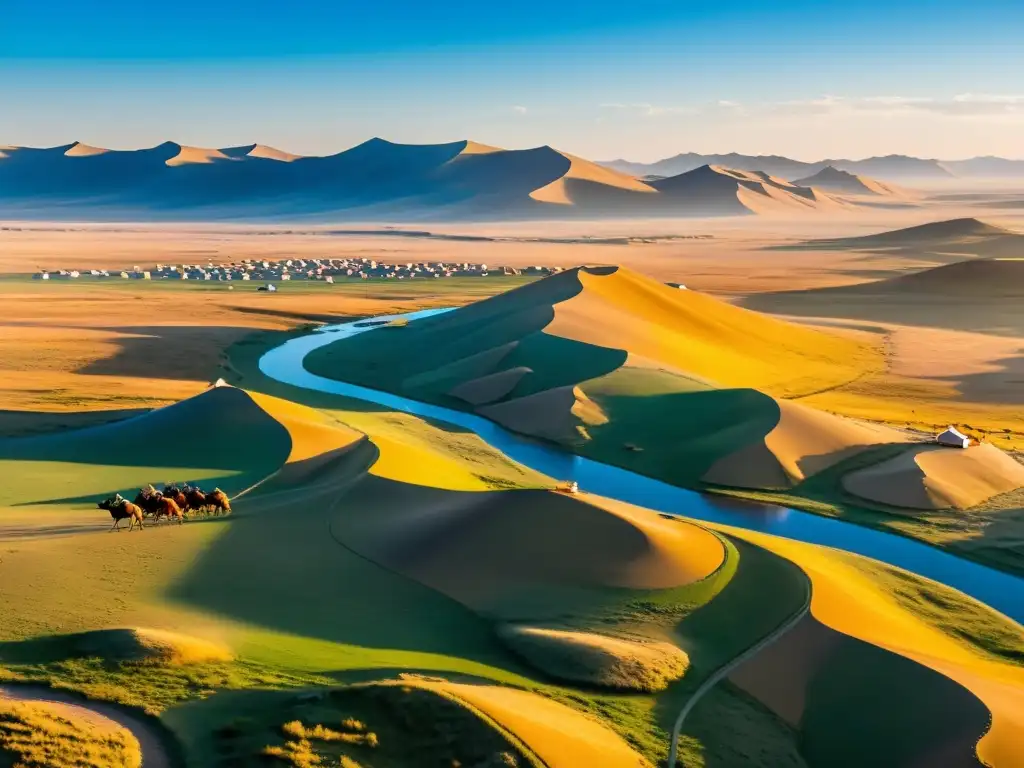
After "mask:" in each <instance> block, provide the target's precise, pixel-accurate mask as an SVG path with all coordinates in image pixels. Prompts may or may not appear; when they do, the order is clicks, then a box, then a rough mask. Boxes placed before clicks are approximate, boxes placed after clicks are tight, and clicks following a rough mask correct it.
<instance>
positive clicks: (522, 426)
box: [477, 374, 608, 444]
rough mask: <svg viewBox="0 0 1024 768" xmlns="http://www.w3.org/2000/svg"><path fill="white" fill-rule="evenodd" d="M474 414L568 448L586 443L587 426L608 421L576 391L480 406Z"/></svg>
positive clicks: (552, 391)
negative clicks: (563, 444) (582, 442)
mask: <svg viewBox="0 0 1024 768" xmlns="http://www.w3.org/2000/svg"><path fill="white" fill-rule="evenodd" d="M498 375H500V374H498ZM477 413H479V414H480V415H482V416H486V417H487V418H489V419H491V420H492V421H496V422H498V423H499V424H501V425H503V426H506V427H508V428H509V429H513V430H515V431H516V432H521V433H523V434H525V435H532V436H534V437H541V438H544V439H545V440H551V441H553V442H556V443H570V444H571V443H574V442H579V441H581V440H583V439H586V437H585V430H586V428H587V426H588V425H596V424H605V423H607V421H608V418H607V417H606V416H605V415H604V414H603V413H602V412H601V409H600V407H599V406H597V405H596V404H595V403H594V402H593V401H591V400H590V398H588V397H587V395H586V394H585V393H584V392H583V390H582V389H580V388H579V387H556V388H554V389H546V390H544V391H543V392H537V393H535V394H532V395H526V396H525V397H518V398H516V399H514V400H507V401H505V402H502V403H493V404H491V405H484V406H481V407H479V408H477ZM581 430H584V431H582V432H581Z"/></svg>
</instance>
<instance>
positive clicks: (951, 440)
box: [935, 427, 971, 448]
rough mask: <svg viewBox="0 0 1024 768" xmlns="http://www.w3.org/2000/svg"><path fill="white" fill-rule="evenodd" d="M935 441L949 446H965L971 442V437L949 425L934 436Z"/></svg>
mask: <svg viewBox="0 0 1024 768" xmlns="http://www.w3.org/2000/svg"><path fill="white" fill-rule="evenodd" d="M935 442H937V443H938V444H939V445H948V446H949V447H951V448H966V447H968V446H969V445H970V444H971V438H969V437H968V436H967V435H965V434H964V433H962V432H961V431H960V430H958V429H957V428H956V427H949V428H948V429H947V430H946V431H945V432H942V433H941V434H939V435H938V436H937V437H936V438H935Z"/></svg>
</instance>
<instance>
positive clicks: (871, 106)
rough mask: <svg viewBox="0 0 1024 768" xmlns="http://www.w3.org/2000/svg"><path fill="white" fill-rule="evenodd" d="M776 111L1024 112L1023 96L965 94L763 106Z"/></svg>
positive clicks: (963, 114) (836, 99)
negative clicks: (942, 96)
mask: <svg viewBox="0 0 1024 768" xmlns="http://www.w3.org/2000/svg"><path fill="white" fill-rule="evenodd" d="M761 107H762V108H764V109H768V110H770V111H773V112H784V113H797V114H825V113H830V114H831V113H834V114H851V113H864V112H871V113H876V114H877V113H888V114H906V113H909V112H930V113H933V114H939V115H947V116H951V117H989V116H992V117H995V116H999V115H1007V114H1010V115H1013V114H1020V115H1024V96H1019V95H1007V94H971V93H962V94H957V95H955V96H952V97H945V98H935V97H932V96H859V97H844V96H821V97H819V98H815V99H805V100H797V101H782V102H777V103H775V104H765V105H761Z"/></svg>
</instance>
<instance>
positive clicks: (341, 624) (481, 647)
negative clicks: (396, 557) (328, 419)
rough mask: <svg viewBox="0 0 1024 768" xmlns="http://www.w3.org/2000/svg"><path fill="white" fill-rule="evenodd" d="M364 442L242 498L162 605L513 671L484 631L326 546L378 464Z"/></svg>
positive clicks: (416, 589) (444, 604)
mask: <svg viewBox="0 0 1024 768" xmlns="http://www.w3.org/2000/svg"><path fill="white" fill-rule="evenodd" d="M378 455H379V452H378V450H377V448H376V446H374V445H373V444H372V443H370V442H369V441H362V442H360V443H358V444H357V445H356V446H354V447H351V448H349V449H342V450H341V451H336V452H333V453H332V454H327V455H324V456H320V457H315V458H313V459H309V460H307V461H305V462H298V463H296V464H293V465H289V468H288V469H287V470H286V471H285V472H283V473H282V474H281V475H279V476H278V477H277V478H275V479H274V480H272V481H270V482H269V483H268V484H267V485H265V486H263V487H261V488H260V489H259V491H257V492H254V493H253V494H251V495H250V496H247V497H245V498H244V499H242V500H240V501H239V502H238V504H237V505H236V506H237V508H238V514H237V515H235V516H234V518H233V519H232V521H231V525H230V526H228V529H227V531H226V532H225V533H224V534H223V535H221V536H220V537H218V538H217V539H216V541H215V542H214V543H213V544H212V546H211V547H210V548H209V549H208V550H206V551H205V552H204V553H203V554H202V555H200V557H199V559H198V560H197V561H196V563H195V565H194V566H193V568H192V569H191V570H190V572H189V573H188V574H187V575H186V576H185V577H184V578H183V579H182V580H181V581H180V582H179V583H177V584H176V585H175V586H174V587H173V588H172V589H171V590H170V593H169V595H168V597H170V598H172V599H174V600H176V601H180V602H184V603H187V604H189V605H193V606H195V607H197V608H200V609H202V610H205V611H211V612H214V613H218V614H221V615H224V616H228V617H232V618H234V619H237V620H240V621H245V622H248V623H251V624H255V625H258V626H262V627H269V628H272V629H275V630H278V631H281V632H287V633H290V634H295V635H299V636H304V637H310V638H317V639H320V640H325V641H328V642H334V643H340V644H346V645H355V646H360V647H362V648H370V649H372V648H381V649H385V648H386V649H390V650H406V651H416V652H421V653H434V654H442V655H449V656H453V657H457V658H462V659H469V660H472V661H478V662H481V663H484V664H491V665H494V666H497V667H500V668H503V669H517V668H518V665H517V664H516V663H515V662H514V661H512V660H511V659H510V658H509V657H508V655H507V654H506V652H505V651H504V650H503V649H502V648H501V646H500V645H499V644H498V641H497V640H496V638H495V637H494V636H493V634H492V632H491V630H490V627H489V625H488V624H487V623H486V622H485V621H483V620H482V619H480V618H478V617H477V616H476V615H475V614H473V613H472V612H470V611H469V610H468V609H466V608H464V607H462V606H461V605H459V604H458V603H456V602H454V601H453V600H450V599H448V598H446V597H444V596H442V595H440V594H439V593H437V592H435V591H433V590H431V589H429V588H427V587H424V586H422V585H421V584H419V583H417V582H415V581H412V580H410V579H407V578H405V577H403V576H399V575H397V574H395V573H392V572H390V571H387V570H385V569H383V568H381V567H379V566H377V565H375V564H374V563H372V562H371V561H369V560H366V559H365V558H363V557H361V556H359V555H357V554H355V553H353V552H352V551H351V550H349V549H347V548H346V547H345V546H343V545H342V544H341V543H339V542H338V541H336V540H335V539H334V538H332V535H331V532H330V527H329V525H330V520H331V517H332V512H333V510H334V509H335V508H336V507H337V506H338V505H339V504H343V503H346V502H345V494H346V490H347V488H349V487H350V486H351V485H352V483H355V482H357V481H358V480H359V478H360V477H361V476H362V475H363V473H364V472H365V471H366V470H367V469H368V468H369V467H370V466H372V464H373V463H374V462H375V461H376V459H377V456H378Z"/></svg>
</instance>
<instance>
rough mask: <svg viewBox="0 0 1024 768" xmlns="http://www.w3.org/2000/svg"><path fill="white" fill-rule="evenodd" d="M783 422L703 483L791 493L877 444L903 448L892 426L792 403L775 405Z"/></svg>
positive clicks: (714, 468) (903, 438) (900, 435)
mask: <svg viewBox="0 0 1024 768" xmlns="http://www.w3.org/2000/svg"><path fill="white" fill-rule="evenodd" d="M776 403H777V405H778V407H779V422H778V424H777V425H776V426H775V428H774V429H772V431H771V432H769V433H768V434H767V435H766V436H765V438H764V440H763V441H758V442H754V443H751V444H749V445H747V446H744V447H743V448H741V449H740V450H738V451H736V452H735V453H733V454H730V455H729V456H726V457H725V458H723V459H719V460H718V461H717V462H716V463H715V464H714V465H713V466H712V467H711V469H710V470H709V471H708V472H707V474H705V475H704V480H705V481H706V482H709V483H715V484H718V485H729V486H734V487H738V488H790V487H792V486H794V485H797V484H798V483H800V482H802V481H803V480H805V479H807V478H808V477H810V476H811V475H814V474H817V473H818V472H821V471H822V470H823V469H827V468H828V467H830V466H832V465H833V464H836V463H838V462H840V461H842V460H843V459H847V458H849V457H850V456H853V455H855V454H857V453H860V452H861V451H863V450H865V449H867V448H870V447H872V446H876V445H886V444H891V443H903V442H906V441H907V436H906V435H905V434H903V433H902V432H898V431H896V430H895V429H890V428H888V427H882V426H878V425H875V424H868V423H866V422H862V421H854V420H853V419H847V418H844V417H842V416H835V415H833V414H831V413H825V412H824V411H818V410H815V409H814V408H809V407H807V406H806V405H801V404H800V403H795V402H792V401H789V400H776Z"/></svg>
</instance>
